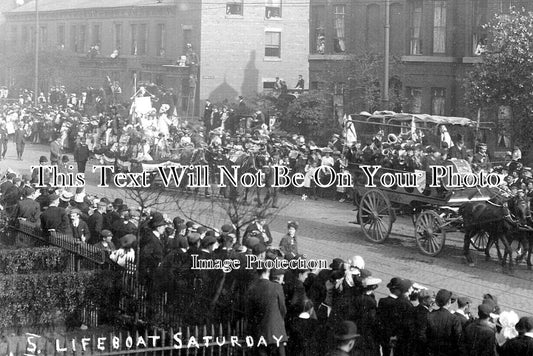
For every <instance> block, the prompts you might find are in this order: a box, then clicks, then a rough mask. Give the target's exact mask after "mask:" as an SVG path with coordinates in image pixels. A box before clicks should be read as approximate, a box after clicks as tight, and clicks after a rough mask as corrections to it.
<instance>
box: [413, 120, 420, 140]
mask: <svg viewBox="0 0 533 356" xmlns="http://www.w3.org/2000/svg"><path fill="white" fill-rule="evenodd" d="M418 138H419V137H418V135H417V134H416V123H415V117H414V116H413V118H412V119H411V140H413V141H415V142H417V141H418Z"/></svg>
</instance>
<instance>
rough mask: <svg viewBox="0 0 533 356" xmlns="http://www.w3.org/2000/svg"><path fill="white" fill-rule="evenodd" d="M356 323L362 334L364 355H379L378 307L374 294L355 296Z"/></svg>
mask: <svg viewBox="0 0 533 356" xmlns="http://www.w3.org/2000/svg"><path fill="white" fill-rule="evenodd" d="M354 304H355V315H356V319H355V320H354V321H355V324H356V325H357V330H358V331H359V333H360V334H361V340H360V341H361V345H360V346H361V349H362V350H361V351H362V354H363V355H367V356H377V355H380V352H379V342H378V340H377V337H376V336H377V309H378V305H377V302H376V297H375V296H374V294H366V293H364V294H362V295H359V296H357V297H356V298H355V301H354Z"/></svg>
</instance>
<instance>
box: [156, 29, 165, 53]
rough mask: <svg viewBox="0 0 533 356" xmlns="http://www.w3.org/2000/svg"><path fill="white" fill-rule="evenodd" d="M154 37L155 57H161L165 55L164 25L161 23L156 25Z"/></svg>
mask: <svg viewBox="0 0 533 356" xmlns="http://www.w3.org/2000/svg"><path fill="white" fill-rule="evenodd" d="M156 36H157V37H156V49H155V50H156V56H159V57H163V56H164V55H165V47H166V46H165V45H166V41H167V38H166V36H167V32H166V28H165V24H163V23H161V24H159V25H157V33H156Z"/></svg>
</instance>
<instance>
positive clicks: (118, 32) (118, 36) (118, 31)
mask: <svg viewBox="0 0 533 356" xmlns="http://www.w3.org/2000/svg"><path fill="white" fill-rule="evenodd" d="M114 36H115V38H114V45H115V48H114V49H117V50H119V49H120V48H121V47H122V24H121V23H116V24H115V33H114Z"/></svg>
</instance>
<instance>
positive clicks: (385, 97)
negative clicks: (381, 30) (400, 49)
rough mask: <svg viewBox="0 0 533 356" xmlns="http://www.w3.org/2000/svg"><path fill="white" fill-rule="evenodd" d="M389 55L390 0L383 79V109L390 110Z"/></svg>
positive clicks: (386, 3) (386, 24) (387, 10)
mask: <svg viewBox="0 0 533 356" xmlns="http://www.w3.org/2000/svg"><path fill="white" fill-rule="evenodd" d="M389 56H390V0H386V1H385V79H384V81H383V106H384V107H383V109H384V110H389V65H390V64H389Z"/></svg>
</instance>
